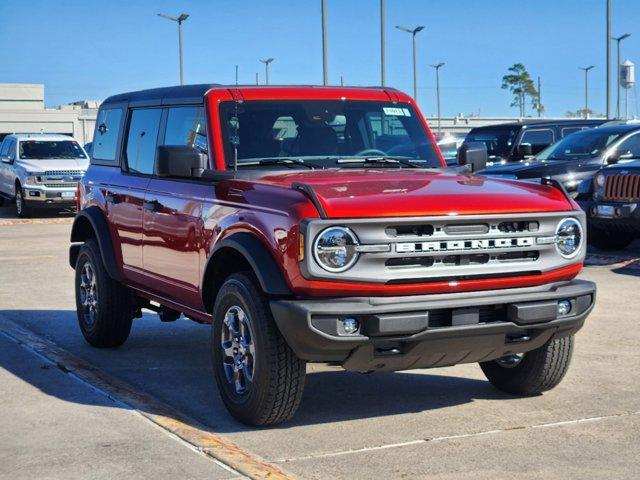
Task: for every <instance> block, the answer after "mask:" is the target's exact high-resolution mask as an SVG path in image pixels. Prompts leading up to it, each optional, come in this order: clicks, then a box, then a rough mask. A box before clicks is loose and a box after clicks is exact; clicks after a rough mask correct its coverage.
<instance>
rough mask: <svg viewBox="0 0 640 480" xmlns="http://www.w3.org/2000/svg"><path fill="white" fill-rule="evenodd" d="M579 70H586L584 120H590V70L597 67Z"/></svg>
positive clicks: (592, 66) (591, 66)
mask: <svg viewBox="0 0 640 480" xmlns="http://www.w3.org/2000/svg"><path fill="white" fill-rule="evenodd" d="M578 68H579V69H580V70H584V118H589V70H591V69H592V68H595V65H589V66H588V67H578Z"/></svg>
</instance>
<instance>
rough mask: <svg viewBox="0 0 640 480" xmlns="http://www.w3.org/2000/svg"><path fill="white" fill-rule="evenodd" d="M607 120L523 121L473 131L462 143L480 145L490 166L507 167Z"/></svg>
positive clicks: (478, 128)
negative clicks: (508, 164)
mask: <svg viewBox="0 0 640 480" xmlns="http://www.w3.org/2000/svg"><path fill="white" fill-rule="evenodd" d="M605 121H606V120H523V121H521V122H513V123H503V124H500V125H488V126H486V127H477V128H473V129H472V130H471V131H470V132H469V133H468V134H467V137H466V138H465V142H482V143H484V144H485V146H486V147H487V154H488V155H489V162H491V163H506V162H514V161H518V160H523V159H525V158H526V157H528V156H531V155H536V154H537V153H539V152H541V151H542V150H544V149H545V148H547V147H548V146H549V145H551V144H553V143H555V142H557V141H558V140H560V139H562V138H564V137H566V136H567V135H571V134H572V133H575V132H579V131H581V130H584V129H585V128H593V127H597V126H598V125H601V124H603V123H604V122H605Z"/></svg>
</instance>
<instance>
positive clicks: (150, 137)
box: [125, 108, 162, 175]
mask: <svg viewBox="0 0 640 480" xmlns="http://www.w3.org/2000/svg"><path fill="white" fill-rule="evenodd" d="M161 117H162V109H160V108H144V109H139V110H133V111H132V112H131V120H130V122H129V129H128V132H127V148H126V151H125V155H126V162H127V167H128V169H129V171H130V172H135V173H144V174H147V175H151V174H152V173H153V164H154V162H155V159H156V145H157V143H158V130H159V129H160V118H161Z"/></svg>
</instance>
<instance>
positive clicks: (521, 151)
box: [518, 143, 533, 158]
mask: <svg viewBox="0 0 640 480" xmlns="http://www.w3.org/2000/svg"><path fill="white" fill-rule="evenodd" d="M531 155H533V147H532V146H531V144H530V143H521V144H520V145H518V156H519V157H520V158H526V157H530V156H531Z"/></svg>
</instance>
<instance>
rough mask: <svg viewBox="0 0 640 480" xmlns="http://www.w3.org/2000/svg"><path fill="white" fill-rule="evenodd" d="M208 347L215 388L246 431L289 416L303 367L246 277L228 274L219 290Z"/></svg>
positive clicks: (297, 397) (296, 401)
mask: <svg viewBox="0 0 640 480" xmlns="http://www.w3.org/2000/svg"><path fill="white" fill-rule="evenodd" d="M211 342H212V344H211V348H212V358H213V370H214V374H215V378H216V383H217V385H218V390H219V392H220V396H221V397H222V401H223V402H224V404H225V406H226V407H227V409H228V410H229V412H230V413H231V415H233V416H234V417H235V418H236V419H237V420H239V421H240V422H242V423H244V424H247V425H251V426H265V425H274V424H277V423H282V422H284V421H286V420H289V419H290V418H291V417H292V416H293V414H294V413H295V411H296V409H297V408H298V404H299V403H300V399H301V398H302V392H303V390H304V380H305V368H306V366H305V362H304V361H303V360H300V359H299V358H298V357H297V356H296V354H295V353H294V352H293V351H292V350H291V348H290V347H289V345H287V343H286V341H285V340H284V338H283V337H282V335H281V334H280V331H279V330H278V327H277V326H276V324H275V322H274V320H273V317H272V315H271V310H270V308H269V304H268V302H267V299H266V297H265V295H264V293H263V292H262V291H261V290H260V288H259V287H258V286H257V285H256V280H255V278H254V277H253V275H252V274H251V273H244V272H243V273H236V274H233V275H231V276H230V277H229V278H228V279H227V280H226V281H225V283H224V284H223V285H222V287H221V288H220V291H219V293H218V296H217V298H216V302H215V306H214V310H213V324H212V335H211Z"/></svg>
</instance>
